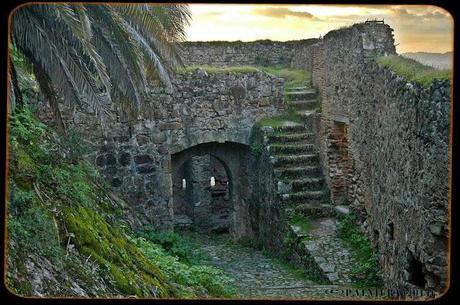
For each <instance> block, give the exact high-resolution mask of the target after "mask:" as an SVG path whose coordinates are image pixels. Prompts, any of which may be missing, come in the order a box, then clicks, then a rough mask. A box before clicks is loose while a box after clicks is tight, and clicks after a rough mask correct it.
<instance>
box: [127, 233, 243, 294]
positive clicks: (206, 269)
mask: <svg viewBox="0 0 460 305" xmlns="http://www.w3.org/2000/svg"><path fill="white" fill-rule="evenodd" d="M166 235H167V234H165V236H166ZM166 239H168V240H169V238H166ZM133 240H134V242H135V243H136V245H137V246H138V247H139V248H140V249H141V251H142V252H143V253H144V255H145V256H146V257H147V258H149V259H150V260H152V261H154V262H156V263H157V264H158V266H159V267H160V268H161V269H162V270H163V271H164V272H165V273H166V276H167V277H168V279H169V280H170V281H172V282H175V283H177V284H179V285H181V287H180V288H179V289H180V291H179V295H180V296H181V297H191V296H194V295H198V296H203V295H205V296H214V297H230V296H232V295H234V294H235V288H234V285H233V280H232V279H231V278H229V277H227V276H226V275H225V274H224V272H223V271H221V270H219V269H217V268H214V267H211V266H202V265H191V264H187V263H184V262H181V261H180V260H179V258H178V257H172V256H169V255H167V253H166V251H165V250H164V249H163V248H162V247H161V246H160V245H157V244H154V243H152V242H150V241H148V240H147V239H145V238H143V237H137V238H135V239H133ZM168 243H169V242H168Z"/></svg>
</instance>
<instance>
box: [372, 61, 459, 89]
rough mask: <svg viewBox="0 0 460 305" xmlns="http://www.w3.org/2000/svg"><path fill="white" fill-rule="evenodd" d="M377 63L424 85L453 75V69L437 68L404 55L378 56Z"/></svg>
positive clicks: (426, 85)
mask: <svg viewBox="0 0 460 305" xmlns="http://www.w3.org/2000/svg"><path fill="white" fill-rule="evenodd" d="M377 63H378V64H379V65H381V66H382V67H385V68H387V69H389V70H391V71H393V72H394V73H396V74H398V75H399V76H401V77H403V78H404V79H406V80H407V81H410V82H415V83H417V84H419V85H421V86H422V87H429V86H430V85H431V83H432V82H433V81H434V80H435V79H450V78H451V77H452V76H451V70H436V69H435V68H433V67H430V66H426V65H423V64H421V63H419V62H418V61H416V60H413V59H410V58H406V57H403V56H396V55H392V56H382V57H379V58H377Z"/></svg>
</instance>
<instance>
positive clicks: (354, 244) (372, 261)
mask: <svg viewBox="0 0 460 305" xmlns="http://www.w3.org/2000/svg"><path fill="white" fill-rule="evenodd" d="M338 236H339V237H340V238H341V239H342V240H343V241H344V242H345V243H346V244H347V245H348V246H349V247H350V248H351V249H352V251H353V253H354V254H355V258H356V259H357V263H356V265H355V267H354V269H353V270H352V276H353V277H354V280H355V286H356V287H358V288H378V287H382V286H383V281H382V279H381V277H380V266H379V263H378V260H377V257H376V256H375V254H374V251H373V249H372V245H371V242H370V240H369V238H368V237H367V236H366V235H365V234H364V233H362V232H361V231H360V230H359V229H358V226H357V224H356V216H355V215H354V214H352V213H350V214H348V215H347V216H345V217H344V218H343V219H342V220H341V221H340V223H339V226H338Z"/></svg>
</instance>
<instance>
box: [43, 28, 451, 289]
mask: <svg viewBox="0 0 460 305" xmlns="http://www.w3.org/2000/svg"><path fill="white" fill-rule="evenodd" d="M392 31H393V30H392V29H391V28H390V27H389V26H388V25H386V24H383V23H361V24H356V25H354V26H352V27H349V28H345V29H340V30H336V31H332V32H330V33H328V34H327V35H325V36H324V37H323V38H322V39H309V40H302V41H290V42H271V41H259V42H251V43H243V42H193V43H192V42H187V43H184V61H185V63H187V64H189V65H208V66H218V67H223V66H234V65H262V64H264V65H270V64H272V65H273V64H284V65H288V66H291V67H293V68H299V69H307V70H308V71H310V72H311V75H312V84H310V85H312V86H313V87H314V88H315V89H316V92H317V93H318V95H319V96H320V99H321V112H318V111H317V112H311V113H309V114H308V115H307V116H306V117H305V126H306V127H305V128H307V129H305V130H307V131H308V134H307V133H305V135H304V136H305V137H311V138H308V139H310V140H308V141H310V142H305V143H311V144H305V145H304V146H305V147H307V146H308V145H314V147H315V149H316V150H317V152H318V154H317V157H315V158H316V159H314V161H308V160H303V161H302V160H300V161H299V160H298V161H296V162H307V163H308V162H315V163H314V164H317V166H318V167H319V168H320V176H318V177H320V178H318V179H322V180H324V184H325V185H326V187H327V189H329V190H330V193H329V194H328V195H327V196H326V197H324V198H326V199H324V200H326V201H327V203H328V204H329V206H332V207H337V206H339V207H341V206H346V207H347V208H349V209H353V210H354V211H356V212H357V213H358V215H360V218H361V221H362V223H363V229H364V230H365V231H366V232H367V235H368V236H369V237H370V239H371V241H372V243H373V246H374V249H375V250H376V253H377V255H378V257H379V261H380V264H381V266H382V268H383V270H384V277H385V280H386V283H387V286H388V287H396V288H397V287H419V288H427V289H428V288H429V289H436V290H442V289H444V288H445V287H446V285H447V276H448V264H449V259H448V243H449V235H448V232H449V218H448V216H449V214H448V194H449V184H448V176H449V158H450V156H449V121H450V83H449V82H448V81H435V82H434V83H433V85H432V86H431V87H430V88H421V87H419V86H417V85H414V84H411V83H407V82H406V81H404V80H403V79H402V78H400V77H398V76H396V75H395V74H393V73H392V72H390V71H388V70H385V69H383V68H381V67H379V66H378V65H377V64H376V63H375V62H374V61H373V58H375V57H376V56H383V55H391V54H395V53H396V52H395V46H394V39H393V33H392ZM149 90H150V91H149V92H148V99H147V100H146V103H145V105H143V106H142V107H143V108H142V109H141V110H140V111H139V115H138V116H137V117H136V118H135V119H133V118H129V117H127V116H125V115H124V114H123V111H121V109H120V108H119V106H113V108H112V109H111V112H112V119H111V120H110V121H109V122H108V126H107V127H106V128H104V129H103V130H101V129H100V128H98V122H97V121H96V120H95V119H94V118H93V117H92V116H91V114H88V113H86V112H85V111H78V112H77V113H76V114H75V115H74V116H72V119H70V117H69V119H68V120H67V121H66V123H67V124H68V125H73V126H77V127H78V128H79V129H80V130H81V131H82V132H84V133H85V134H86V135H87V138H88V141H90V142H91V143H92V144H93V147H94V149H93V151H92V152H91V153H89V154H88V155H87V156H86V157H87V158H88V160H90V161H91V162H93V163H94V164H95V165H96V166H97V167H98V168H99V169H100V171H101V172H102V173H103V174H104V175H105V176H106V177H107V179H108V180H109V181H110V183H111V185H112V186H113V188H114V189H115V190H116V191H117V192H118V193H119V194H120V195H121V196H122V197H123V198H124V199H125V200H126V201H127V202H128V203H129V205H130V209H131V211H132V213H131V214H132V216H131V222H132V225H133V226H134V227H136V226H140V225H142V224H146V223H148V224H152V225H155V226H156V227H157V228H158V229H160V230H172V229H173V228H174V226H176V227H190V226H194V227H196V229H198V230H202V231H205V232H210V231H212V232H225V231H228V232H231V234H232V236H233V237H234V238H235V239H241V238H251V239H257V240H260V241H261V242H262V243H263V244H264V245H266V246H267V247H268V248H271V249H275V250H276V249H277V248H278V249H279V248H280V247H281V245H280V242H279V240H280V239H281V235H282V234H281V233H282V232H283V229H282V226H283V223H284V222H285V221H284V219H283V217H284V216H283V215H284V214H283V213H284V212H283V211H280V208H279V206H281V205H280V204H278V203H279V202H280V200H282V197H283V196H282V195H280V194H279V193H280V188H281V189H282V188H283V187H284V188H286V187H288V188H289V187H290V188H291V189H292V188H293V187H294V188H295V187H296V186H293V185H290V186H289V185H288V186H283V185H281V186H280V185H279V184H278V183H277V182H276V181H277V180H276V173H275V172H276V170H275V169H274V168H275V167H274V166H275V165H276V164H275V165H273V164H272V163H270V160H269V155H267V151H269V150H270V148H269V146H270V145H271V144H270V143H271V142H270V139H269V137H272V138H274V137H275V138H276V133H275V134H272V135H271V136H270V133H268V134H267V133H266V131H263V132H259V133H257V132H256V133H254V125H255V123H256V122H257V121H258V120H260V119H262V118H265V117H269V116H274V115H277V114H280V113H282V112H283V111H285V110H286V106H285V104H284V103H283V79H280V78H277V77H275V76H273V75H270V74H268V73H265V72H246V73H232V72H222V73H209V74H208V73H206V72H205V71H203V70H200V69H197V70H196V71H194V72H186V73H182V74H178V75H176V77H175V78H174V80H173V88H172V90H167V89H165V88H162V87H152V88H150V89H149ZM43 109H44V111H43V112H42V114H41V115H42V116H43V119H45V120H46V119H49V113H50V112H47V111H46V105H44V106H43ZM65 111H66V110H65V109H63V112H64V113H65ZM64 118H66V117H64ZM288 129H289V128H288ZM294 129H295V128H294ZM302 130H303V129H302ZM301 132H303V131H298V134H302V133H301ZM293 137H294V138H295V135H294V136H293ZM300 137H302V136H300ZM267 139H268V140H267ZM305 139H307V138H305ZM252 143H259V144H260V145H262V147H263V153H262V155H257V154H255V153H254V150H253V149H251V144H252ZM272 146H273V145H272ZM291 146H293V145H291ZM294 146H295V145H294ZM294 146H293V148H292V147H291V149H292V151H293V153H294V154H295V149H296V148H295V147H294ZM265 157H267V160H265V159H264V158H265ZM309 160H310V159H309ZM276 162H291V161H290V160H284V161H283V160H281V161H279V160H278V161H276ZM307 163H305V164H307ZM312 164H313V163H312ZM306 177H307V176H306ZM211 178H212V179H211ZM307 178H308V177H307ZM307 178H306V179H307ZM308 179H310V178H308ZM308 179H307V180H308ZM211 180H212V181H213V182H212V183H211ZM297 180H299V179H297ZM310 180H311V179H310ZM310 180H308V181H309V182H308V183H312V181H310ZM315 181H316V180H315ZM318 181H319V180H318ZM305 183H306V182H305ZM321 183H323V182H321ZM299 187H300V186H299ZM281 193H283V191H282V190H281ZM304 193H305V192H304ZM321 196H322V195H321ZM284 197H286V196H284ZM288 197H289V195H288V196H287V197H286V198H288ZM280 198H281V199H280ZM291 198H292V196H291ZM301 198H304V197H301ZM305 198H306V197H305ZM321 198H323V197H321ZM289 200H290V199H289ZM321 200H323V199H321Z"/></svg>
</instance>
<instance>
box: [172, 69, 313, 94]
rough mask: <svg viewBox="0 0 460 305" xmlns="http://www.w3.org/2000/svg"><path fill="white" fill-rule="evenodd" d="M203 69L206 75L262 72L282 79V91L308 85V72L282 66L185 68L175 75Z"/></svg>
mask: <svg viewBox="0 0 460 305" xmlns="http://www.w3.org/2000/svg"><path fill="white" fill-rule="evenodd" d="M198 68H200V69H203V70H204V71H205V72H206V73H208V74H217V73H252V72H260V71H264V72H267V73H270V74H272V75H274V76H276V77H280V78H284V79H285V83H284V89H285V90H286V89H289V88H292V87H298V86H308V85H309V84H310V72H308V71H306V70H303V69H292V68H287V67H282V66H268V67H267V66H230V67H213V66H208V65H203V66H196V65H193V66H187V67H184V68H181V69H178V70H177V73H179V74H184V73H190V72H195V70H196V69H198Z"/></svg>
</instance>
